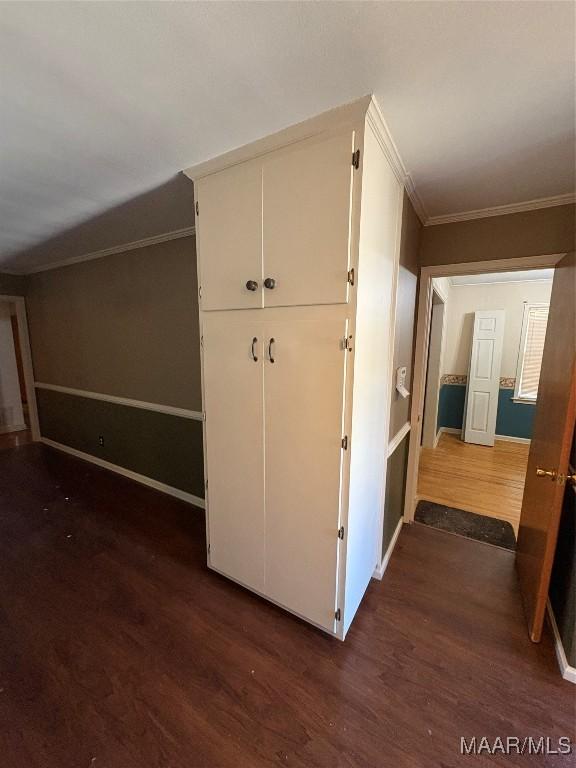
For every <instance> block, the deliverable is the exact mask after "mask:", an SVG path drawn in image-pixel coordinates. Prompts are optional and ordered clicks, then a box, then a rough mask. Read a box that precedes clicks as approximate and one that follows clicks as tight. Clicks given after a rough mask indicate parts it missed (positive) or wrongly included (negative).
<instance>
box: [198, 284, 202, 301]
mask: <svg viewBox="0 0 576 768" xmlns="http://www.w3.org/2000/svg"><path fill="white" fill-rule="evenodd" d="M198 298H199V299H201V298H202V286H201V285H199V286H198Z"/></svg>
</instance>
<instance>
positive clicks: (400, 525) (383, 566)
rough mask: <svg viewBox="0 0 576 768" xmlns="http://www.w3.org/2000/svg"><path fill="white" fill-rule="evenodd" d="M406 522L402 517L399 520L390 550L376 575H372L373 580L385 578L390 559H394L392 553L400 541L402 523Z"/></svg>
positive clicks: (389, 545) (387, 551) (377, 568)
mask: <svg viewBox="0 0 576 768" xmlns="http://www.w3.org/2000/svg"><path fill="white" fill-rule="evenodd" d="M403 522H404V518H403V517H401V518H400V520H398V525H397V526H396V530H395V531H394V534H393V535H392V538H391V539H390V544H388V549H387V550H386V553H385V555H384V557H383V558H382V562H381V563H380V565H377V566H376V568H375V569H374V573H373V574H372V578H373V579H378V580H380V579H382V576H384V571H385V570H386V568H387V567H388V563H389V562H390V558H391V557H392V552H393V551H394V547H395V546H396V542H397V541H398V536H400V531H401V530H402V523H403Z"/></svg>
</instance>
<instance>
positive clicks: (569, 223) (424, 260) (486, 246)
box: [420, 205, 576, 266]
mask: <svg viewBox="0 0 576 768" xmlns="http://www.w3.org/2000/svg"><path fill="white" fill-rule="evenodd" d="M575 213H576V206H575V205H560V206H556V207H553V208H541V209H540V210H537V211H525V212H524V213H512V214H507V215H505V216H490V217H488V218H484V219H473V220H471V221H459V222H454V223H452V224H439V225H436V226H431V227H424V228H423V231H422V238H421V247H420V265H421V266H432V265H434V264H458V263H464V262H471V261H487V260H492V259H511V258H515V257H519V256H539V255H542V254H545V253H566V252H568V251H573V250H574V240H575V226H576V217H575Z"/></svg>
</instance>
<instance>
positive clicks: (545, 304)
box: [512, 301, 550, 405]
mask: <svg viewBox="0 0 576 768" xmlns="http://www.w3.org/2000/svg"><path fill="white" fill-rule="evenodd" d="M534 307H536V308H539V307H547V308H550V302H545V301H534V302H528V301H525V302H524V315H523V316H522V333H521V334H520V346H519V347H518V361H517V363H516V381H515V382H514V395H513V396H512V400H513V402H515V403H527V404H529V405H536V398H535V397H534V398H532V397H520V394H519V390H520V381H521V377H522V368H523V366H524V353H525V352H526V335H527V333H528V313H529V311H530V310H531V309H533V308H534Z"/></svg>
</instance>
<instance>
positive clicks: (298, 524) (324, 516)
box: [264, 319, 347, 631]
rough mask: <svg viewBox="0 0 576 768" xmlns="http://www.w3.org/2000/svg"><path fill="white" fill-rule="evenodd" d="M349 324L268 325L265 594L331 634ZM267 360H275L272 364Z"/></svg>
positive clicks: (265, 373)
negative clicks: (345, 345) (344, 344)
mask: <svg viewBox="0 0 576 768" xmlns="http://www.w3.org/2000/svg"><path fill="white" fill-rule="evenodd" d="M346 327H347V326H346V321H345V320H336V321H335V320H334V319H330V320H316V321H299V320H291V321H282V322H281V321H278V322H270V323H267V325H266V336H267V345H269V344H270V340H271V339H274V341H273V342H272V345H271V348H270V352H268V346H267V348H266V359H265V362H264V389H265V423H266V448H265V451H266V492H265V498H266V592H267V594H268V595H269V596H270V597H271V598H272V599H273V600H276V601H277V602H279V603H280V604H281V605H284V606H286V607H287V608H289V609H291V610H293V611H295V612H296V613H298V614H300V615H301V616H303V617H305V618H307V619H309V620H310V621H313V622H315V623H316V624H318V625H320V626H322V627H324V628H326V629H328V630H330V631H333V630H334V612H335V608H336V587H337V562H338V544H339V541H340V540H339V539H338V528H339V524H340V523H339V515H340V473H341V464H342V454H343V450H342V415H343V408H344V374H345V361H346V354H347V353H345V352H343V350H342V348H341V340H342V339H343V337H344V336H345V334H346ZM270 355H271V357H272V360H274V362H272V361H271V359H270Z"/></svg>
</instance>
